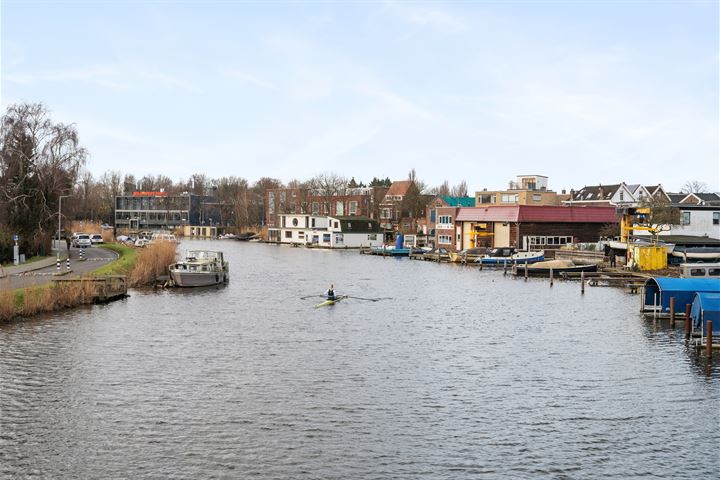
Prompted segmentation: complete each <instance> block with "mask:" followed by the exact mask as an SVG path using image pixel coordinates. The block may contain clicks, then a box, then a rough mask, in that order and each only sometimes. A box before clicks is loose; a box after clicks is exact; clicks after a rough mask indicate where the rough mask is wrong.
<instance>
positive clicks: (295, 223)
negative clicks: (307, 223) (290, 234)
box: [292, 218, 298, 227]
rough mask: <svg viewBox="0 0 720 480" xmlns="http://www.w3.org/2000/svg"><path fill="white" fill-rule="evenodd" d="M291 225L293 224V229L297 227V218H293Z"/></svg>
mask: <svg viewBox="0 0 720 480" xmlns="http://www.w3.org/2000/svg"><path fill="white" fill-rule="evenodd" d="M292 224H293V227H297V225H298V219H297V218H293V220H292Z"/></svg>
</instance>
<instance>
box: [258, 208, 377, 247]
mask: <svg viewBox="0 0 720 480" xmlns="http://www.w3.org/2000/svg"><path fill="white" fill-rule="evenodd" d="M279 223H280V226H279V228H270V229H268V239H269V240H270V241H271V242H277V243H286V244H295V245H309V246H316V247H325V248H359V247H367V246H381V245H382V244H383V232H382V230H381V229H380V225H379V224H378V222H377V221H376V220H372V219H370V218H367V217H358V216H351V217H329V216H319V215H306V214H283V215H279Z"/></svg>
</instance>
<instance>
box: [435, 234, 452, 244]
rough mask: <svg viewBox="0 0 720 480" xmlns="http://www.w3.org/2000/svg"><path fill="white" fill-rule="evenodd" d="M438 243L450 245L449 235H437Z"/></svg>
mask: <svg viewBox="0 0 720 480" xmlns="http://www.w3.org/2000/svg"><path fill="white" fill-rule="evenodd" d="M438 243H444V244H450V243H451V240H450V235H438Z"/></svg>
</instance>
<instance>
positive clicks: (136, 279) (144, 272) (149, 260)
mask: <svg viewBox="0 0 720 480" xmlns="http://www.w3.org/2000/svg"><path fill="white" fill-rule="evenodd" d="M176 252H177V244H175V243H172V242H156V243H153V244H151V245H148V246H147V247H145V248H144V249H143V250H142V251H141V252H140V253H139V254H138V258H137V262H136V263H135V268H133V270H132V272H131V273H130V276H129V278H128V285H129V286H131V287H138V286H142V285H149V284H151V283H153V282H154V281H155V279H157V277H158V276H160V275H163V274H165V273H166V272H167V268H168V266H169V265H170V264H171V263H173V262H174V261H175V255H176Z"/></svg>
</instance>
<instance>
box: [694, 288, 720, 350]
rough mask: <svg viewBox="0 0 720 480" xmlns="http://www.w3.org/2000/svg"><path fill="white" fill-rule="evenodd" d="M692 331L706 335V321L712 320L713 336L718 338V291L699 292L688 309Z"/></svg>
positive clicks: (719, 310)
mask: <svg viewBox="0 0 720 480" xmlns="http://www.w3.org/2000/svg"><path fill="white" fill-rule="evenodd" d="M690 319H691V320H692V327H693V333H697V334H699V335H700V336H702V337H705V336H707V322H708V320H710V321H712V334H713V338H718V340H720V293H709V292H699V293H696V294H695V299H694V300H693V303H692V308H691V309H690Z"/></svg>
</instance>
